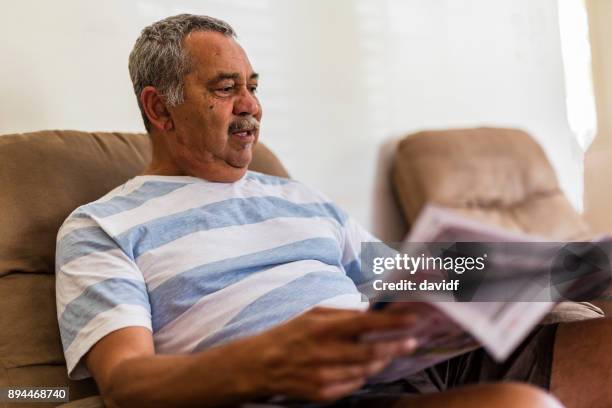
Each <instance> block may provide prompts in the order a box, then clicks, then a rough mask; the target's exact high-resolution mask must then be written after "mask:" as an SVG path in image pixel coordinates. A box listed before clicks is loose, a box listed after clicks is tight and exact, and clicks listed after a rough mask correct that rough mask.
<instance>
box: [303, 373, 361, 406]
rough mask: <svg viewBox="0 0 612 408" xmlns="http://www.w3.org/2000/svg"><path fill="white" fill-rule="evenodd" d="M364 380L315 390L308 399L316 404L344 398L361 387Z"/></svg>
mask: <svg viewBox="0 0 612 408" xmlns="http://www.w3.org/2000/svg"><path fill="white" fill-rule="evenodd" d="M364 384H365V379H359V380H354V381H347V382H341V383H335V384H330V385H328V386H325V387H321V388H319V389H317V390H316V391H315V392H314V393H313V395H312V396H310V399H312V400H314V401H317V402H331V401H335V400H337V399H338V398H342V397H345V396H347V395H349V394H351V393H353V392H354V391H357V390H358V389H359V388H361V387H363V385H364Z"/></svg>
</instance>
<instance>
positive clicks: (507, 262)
mask: <svg viewBox="0 0 612 408" xmlns="http://www.w3.org/2000/svg"><path fill="white" fill-rule="evenodd" d="M544 241H546V239H545V238H543V237H538V236H531V235H526V234H522V233H517V232H511V231H507V230H504V229H501V228H497V227H493V226H491V225H487V224H483V223H480V222H477V221H474V220H472V219H468V218H466V217H463V216H461V215H459V214H457V213H455V212H452V211H450V210H446V209H442V208H439V207H435V206H429V207H427V208H425V209H424V210H423V212H422V213H421V216H420V217H419V219H418V220H417V222H416V223H415V225H414V227H413V228H412V231H411V233H410V235H409V237H408V238H407V239H406V241H405V242H404V249H405V248H406V247H407V246H409V245H410V244H411V243H415V242H421V243H425V242H427V243H430V242H446V243H449V242H491V243H498V244H497V245H503V243H525V245H523V246H522V247H521V248H524V249H522V250H521V253H518V254H516V253H514V254H513V253H511V252H509V251H507V250H506V251H498V252H497V254H496V255H495V256H494V259H491V257H489V259H488V260H487V263H488V267H489V269H492V270H493V271H494V272H496V273H497V275H494V278H493V279H489V280H487V281H484V282H479V285H478V288H477V289H476V290H475V292H474V293H472V294H470V295H471V296H474V299H478V296H479V295H483V294H484V295H486V297H485V299H491V300H497V298H496V296H498V295H500V296H499V297H500V299H503V297H504V296H505V297H506V299H505V300H500V301H469V302H458V301H456V299H454V298H452V296H450V297H449V298H448V299H447V300H445V299H444V298H438V299H436V300H435V301H428V299H427V298H426V297H425V298H424V299H423V300H422V301H401V300H399V299H398V301H394V299H389V297H388V294H387V295H386V297H385V298H382V297H381V296H380V295H379V296H380V298H377V297H376V295H375V296H374V297H371V299H370V300H371V304H372V305H373V306H372V307H373V308H377V307H378V308H381V307H385V308H386V309H394V310H399V311H405V312H407V313H414V314H415V315H417V316H418V323H417V324H416V325H415V326H414V327H411V328H410V329H409V330H405V331H402V332H401V333H400V332H394V333H375V334H370V335H368V336H366V337H365V339H366V340H371V339H380V338H381V337H389V338H392V337H395V336H400V335H402V336H406V335H411V336H414V337H415V338H416V339H417V340H418V342H419V347H418V349H417V350H416V352H415V353H414V354H412V355H410V356H408V357H406V358H400V359H396V360H395V361H393V362H392V363H391V364H390V366H389V367H388V368H387V369H386V370H384V371H383V372H382V373H381V374H379V375H377V376H376V377H374V378H372V379H371V382H372V383H375V382H390V381H394V380H397V379H399V378H402V377H406V376H408V375H410V374H413V373H415V372H418V371H420V370H422V369H424V368H427V367H430V366H433V365H435V364H437V363H439V362H442V361H445V360H448V359H450V358H452V357H454V356H457V355H460V354H463V353H465V352H467V351H470V350H473V349H475V348H478V347H481V346H482V347H484V348H485V350H486V351H487V352H488V353H489V354H490V355H491V356H492V357H493V358H494V359H495V360H497V361H503V360H505V359H506V358H507V357H508V356H509V355H510V354H511V353H512V351H513V350H514V349H515V348H516V347H517V346H518V345H519V344H520V343H521V341H522V340H523V339H524V338H525V337H526V336H527V335H528V334H529V332H530V331H531V330H533V328H534V327H535V326H536V325H537V324H538V323H539V322H540V321H541V320H542V318H543V317H544V316H545V315H546V314H547V313H548V312H549V311H550V310H551V309H552V308H553V307H554V305H555V304H556V302H558V301H559V300H560V296H557V295H555V294H554V293H553V294H552V295H551V291H550V273H549V270H548V269H550V268H551V262H552V261H551V259H552V257H553V256H554V254H553V253H552V251H553V249H554V250H555V251H558V247H553V246H551V247H550V248H551V249H550V250H549V249H548V248H549V247H548V246H546V245H544V246H542V245H540V247H536V246H535V243H536V242H544ZM530 243H534V244H533V245H532V244H530ZM533 248H535V249H533ZM538 248H541V249H540V250H538ZM543 265H545V267H544V266H543ZM404 275H405V271H394V273H392V274H389V275H387V276H386V277H385V280H387V281H393V280H398V279H400V278H402V277H405V276H404ZM431 277H432V275H431V274H428V271H419V272H417V273H416V274H414V275H412V278H413V279H421V280H422V279H425V278H428V279H431ZM438 278H440V276H438ZM599 283H600V282H599ZM496 291H497V292H496ZM492 294H493V295H492ZM501 295H503V296H501ZM381 302H385V303H384V304H383V303H381Z"/></svg>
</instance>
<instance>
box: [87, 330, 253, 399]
mask: <svg viewBox="0 0 612 408" xmlns="http://www.w3.org/2000/svg"><path fill="white" fill-rule="evenodd" d="M244 351H245V347H243V346H242V345H241V344H239V343H233V344H230V345H227V346H223V347H218V348H215V349H212V350H209V351H205V352H201V353H197V354H192V355H159V354H155V352H154V348H153V337H152V335H151V332H150V331H149V330H148V329H146V328H144V327H127V328H124V329H120V330H117V331H115V332H112V333H110V334H109V335H107V336H105V337H104V338H102V339H101V340H100V341H99V342H97V343H96V344H95V345H94V346H93V347H92V349H91V350H90V351H89V353H88V354H87V355H86V356H85V361H86V364H87V367H88V369H89V371H90V372H91V374H92V375H93V376H94V378H95V380H96V382H97V384H98V387H99V389H100V392H101V393H102V397H103V398H104V403H105V404H106V405H107V406H109V407H124V406H125V407H128V406H189V405H198V406H203V405H202V404H203V403H205V404H206V406H222V405H232V404H236V403H238V402H241V401H246V400H249V399H251V400H252V399H253V398H255V397H257V393H256V392H254V388H255V387H254V386H253V384H250V383H249V382H248V381H243V380H242V379H241V378H240V374H244V371H243V370H244V369H246V368H247V367H241V363H244V362H245V361H248V356H243V355H242V354H243V353H244ZM211 367H214V369H211Z"/></svg>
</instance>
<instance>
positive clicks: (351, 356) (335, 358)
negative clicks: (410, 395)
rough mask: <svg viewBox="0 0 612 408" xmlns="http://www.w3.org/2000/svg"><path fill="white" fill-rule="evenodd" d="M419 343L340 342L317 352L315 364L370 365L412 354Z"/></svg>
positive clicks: (403, 340)
mask: <svg viewBox="0 0 612 408" xmlns="http://www.w3.org/2000/svg"><path fill="white" fill-rule="evenodd" d="M417 346H418V342H417V340H416V339H414V338H408V339H402V340H393V341H383V342H367V343H366V342H361V343H360V342H338V343H333V344H329V343H328V344H326V345H325V347H321V348H319V349H318V350H317V353H316V355H315V356H314V359H313V363H315V364H319V363H328V364H329V363H339V364H351V363H368V362H370V361H373V360H379V359H384V358H392V357H395V356H399V355H407V354H410V353H412V352H413V351H414V350H415V349H416V347H417Z"/></svg>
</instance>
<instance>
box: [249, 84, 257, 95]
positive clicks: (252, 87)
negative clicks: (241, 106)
mask: <svg viewBox="0 0 612 408" xmlns="http://www.w3.org/2000/svg"><path fill="white" fill-rule="evenodd" d="M249 91H251V93H252V94H255V93H257V85H251V86H249Z"/></svg>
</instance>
